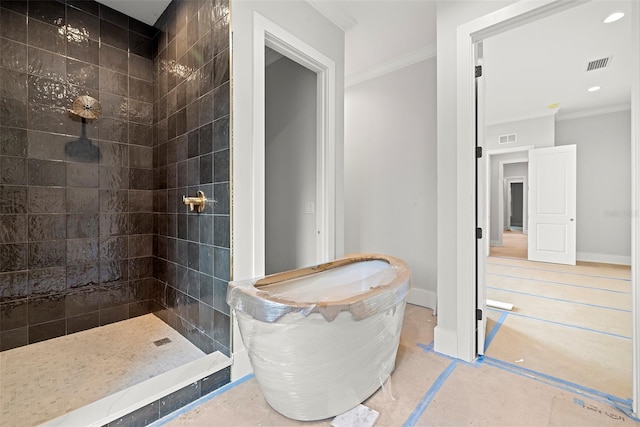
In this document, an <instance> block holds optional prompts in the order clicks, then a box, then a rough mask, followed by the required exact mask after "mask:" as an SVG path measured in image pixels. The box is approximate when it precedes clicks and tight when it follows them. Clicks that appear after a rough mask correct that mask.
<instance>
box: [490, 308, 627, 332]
mask: <svg viewBox="0 0 640 427" xmlns="http://www.w3.org/2000/svg"><path fill="white" fill-rule="evenodd" d="M487 310H491V311H497V312H500V311H502V310H496V309H494V308H487ZM510 314H511V316H517V317H523V318H525V319H532V320H538V321H540V322H545V323H551V324H553V325H558V326H566V327H567V328H573V329H580V330H581V331H587V332H594V333H596V334H602V335H608V336H610V337H616V338H622V339H625V340H630V339H631V337H627V336H625V335H618V334H614V333H612V332H605V331H599V330H597V329H591V328H585V327H584V326H578V325H572V324H570V323H561V322H556V321H554V320H547V319H542V318H540V317H534V316H527V315H526V314H521V313H513V312H511V313H510Z"/></svg>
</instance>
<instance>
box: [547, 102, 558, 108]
mask: <svg viewBox="0 0 640 427" xmlns="http://www.w3.org/2000/svg"><path fill="white" fill-rule="evenodd" d="M559 106H560V104H558V103H554V104H549V108H551V109H554V108H558V107H559Z"/></svg>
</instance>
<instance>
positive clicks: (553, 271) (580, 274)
mask: <svg viewBox="0 0 640 427" xmlns="http://www.w3.org/2000/svg"><path fill="white" fill-rule="evenodd" d="M491 258H505V259H519V258H508V257H493V256H492V257H491ZM521 261H522V260H521ZM487 265H498V266H500V267H512V268H520V269H524V270H536V271H548V272H549V273H561V274H570V275H572V276H583V277H595V278H597V279H611V280H620V281H622V282H631V279H622V278H620V277H609V276H598V275H596V274H584V273H573V272H569V271H560V270H548V269H546V268H533V267H522V266H519V265H509V264H498V263H497V262H487Z"/></svg>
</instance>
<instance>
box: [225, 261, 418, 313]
mask: <svg viewBox="0 0 640 427" xmlns="http://www.w3.org/2000/svg"><path fill="white" fill-rule="evenodd" d="M400 270H401V268H400V267H397V266H393V265H389V266H387V268H385V269H384V270H382V271H379V272H377V273H375V274H372V275H370V276H367V277H365V278H362V279H360V280H358V281H357V283H355V282H354V283H353V284H355V285H357V286H358V287H359V288H360V289H362V291H361V292H359V293H356V294H355V295H352V296H351V298H345V299H344V300H343V301H337V302H336V301H327V300H326V298H325V297H324V296H323V294H322V293H318V294H317V295H314V296H313V297H312V298H310V299H309V300H308V301H299V300H296V298H295V297H294V296H293V295H290V294H288V293H287V292H286V291H285V292H281V293H277V294H273V293H270V292H269V291H265V290H261V289H260V288H256V287H255V286H254V285H255V283H256V282H257V281H258V280H260V279H261V278H256V279H249V280H239V281H233V282H230V283H229V289H228V291H227V303H228V304H229V306H230V307H231V308H232V309H234V310H235V311H236V312H242V313H246V314H247V315H249V316H251V317H252V318H254V319H256V320H260V321H262V322H275V321H277V320H278V319H280V318H281V317H282V316H285V315H287V314H291V313H301V314H302V315H304V316H309V315H310V314H311V313H320V314H321V315H322V316H323V317H324V318H325V319H326V320H327V321H328V322H331V321H333V320H334V319H335V318H336V316H337V315H338V314H339V313H340V312H342V311H349V312H350V313H351V314H352V315H353V317H354V319H355V320H362V319H365V318H367V317H370V316H372V315H374V314H376V313H380V312H383V311H386V310H388V309H389V308H391V307H394V306H396V305H397V304H398V303H399V302H401V301H403V300H404V299H405V298H406V297H407V294H408V293H409V290H410V289H411V283H410V280H409V279H408V277H405V275H401V274H399V273H400ZM320 274H323V273H320ZM407 276H408V275H407ZM394 281H401V283H400V285H399V286H393V285H394V283H393V282H394ZM342 286H345V285H344V284H342ZM371 290H376V291H377V292H369V291H371ZM367 293H369V295H367V296H366V297H365V298H357V297H358V294H367Z"/></svg>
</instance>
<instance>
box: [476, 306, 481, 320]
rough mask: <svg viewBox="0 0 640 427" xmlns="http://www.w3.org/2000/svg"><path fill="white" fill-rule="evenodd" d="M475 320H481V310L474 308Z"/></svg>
mask: <svg viewBox="0 0 640 427" xmlns="http://www.w3.org/2000/svg"><path fill="white" fill-rule="evenodd" d="M476 320H482V310H480V309H479V308H476Z"/></svg>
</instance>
